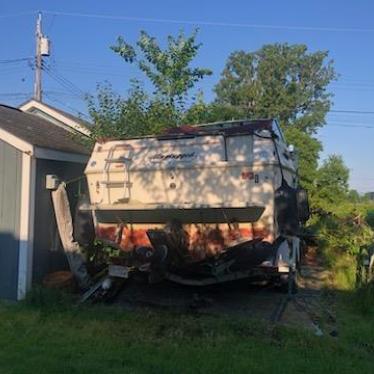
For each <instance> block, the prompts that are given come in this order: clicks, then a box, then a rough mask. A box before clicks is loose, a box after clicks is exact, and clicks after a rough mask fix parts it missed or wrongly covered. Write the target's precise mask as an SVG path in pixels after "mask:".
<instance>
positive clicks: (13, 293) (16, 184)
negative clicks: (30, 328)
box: [0, 140, 22, 300]
mask: <svg viewBox="0 0 374 374" xmlns="http://www.w3.org/2000/svg"><path fill="white" fill-rule="evenodd" d="M21 178H22V152H21V151H19V150H18V149H16V148H14V147H12V146H11V145H9V144H8V143H6V142H4V141H2V140H0V298H5V299H11V300H16V298H17V285H18V255H19V229H20V206H21V182H22V180H21Z"/></svg>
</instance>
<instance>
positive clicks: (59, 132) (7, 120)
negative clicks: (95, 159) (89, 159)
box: [0, 105, 89, 155]
mask: <svg viewBox="0 0 374 374" xmlns="http://www.w3.org/2000/svg"><path fill="white" fill-rule="evenodd" d="M0 128H1V129H3V130H5V131H7V132H9V133H10V134H12V135H14V136H16V137H17V138H19V139H21V140H23V141H25V142H27V143H29V144H32V145H34V146H37V147H41V148H47V149H52V150H56V151H61V152H68V153H77V154H82V155H87V154H89V150H88V149H87V148H86V147H85V146H83V145H82V144H80V142H79V141H78V140H76V139H74V134H73V133H72V132H71V131H68V130H66V129H64V128H62V127H59V126H56V125H54V124H53V123H51V122H50V121H47V120H45V119H43V118H41V117H40V116H37V115H34V114H31V113H26V112H23V111H21V110H19V109H17V108H13V107H10V106H7V105H0Z"/></svg>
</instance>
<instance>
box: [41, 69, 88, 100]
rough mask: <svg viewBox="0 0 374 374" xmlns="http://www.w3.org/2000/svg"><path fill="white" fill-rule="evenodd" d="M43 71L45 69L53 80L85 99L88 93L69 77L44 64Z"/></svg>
mask: <svg viewBox="0 0 374 374" xmlns="http://www.w3.org/2000/svg"><path fill="white" fill-rule="evenodd" d="M42 69H43V71H45V72H46V73H47V74H48V75H49V76H50V77H51V78H52V79H53V80H55V81H56V82H57V83H59V84H60V85H61V86H62V87H63V88H65V89H66V90H68V91H69V92H71V93H72V94H74V95H75V96H77V97H79V98H81V99H83V98H84V97H85V96H86V93H85V92H83V91H82V90H81V89H80V88H79V87H77V86H76V85H75V84H74V83H72V82H71V81H69V80H68V79H67V78H65V77H64V76H62V75H61V74H59V73H58V72H57V71H56V70H55V69H53V68H51V67H49V66H47V65H45V64H44V65H43V66H42Z"/></svg>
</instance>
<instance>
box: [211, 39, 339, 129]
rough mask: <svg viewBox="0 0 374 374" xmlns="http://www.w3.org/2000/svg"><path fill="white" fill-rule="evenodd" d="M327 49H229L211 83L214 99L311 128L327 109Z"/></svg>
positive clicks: (251, 114) (244, 112) (318, 123)
mask: <svg viewBox="0 0 374 374" xmlns="http://www.w3.org/2000/svg"><path fill="white" fill-rule="evenodd" d="M327 57H328V52H324V51H318V52H314V53H310V52H308V48H307V46H305V45H289V44H270V45H265V46H263V47H262V48H261V49H260V50H258V51H256V52H248V53H247V52H244V51H239V52H234V53H232V54H231V55H230V56H229V58H228V61H227V63H226V66H225V68H224V70H223V72H222V77H221V80H220V81H219V83H218V84H217V85H216V87H215V92H216V94H217V101H218V102H219V103H223V104H228V105H231V106H234V107H235V108H237V109H238V110H239V111H240V113H242V115H243V116H244V117H255V118H261V117H276V118H278V119H279V120H280V124H281V126H282V127H283V128H284V129H285V128H286V127H287V126H291V125H292V126H294V127H297V128H298V129H300V130H302V131H304V132H307V133H308V134H314V133H315V132H316V131H317V129H318V127H320V126H322V125H323V124H324V123H325V115H326V113H327V112H328V110H329V109H330V105H331V94H330V93H328V92H327V86H328V84H329V83H330V82H331V81H332V80H334V79H335V78H336V74H335V72H334V68H333V62H332V61H327V62H326V61H325V60H326V58H327Z"/></svg>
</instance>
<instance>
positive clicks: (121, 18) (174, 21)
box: [43, 10, 374, 33]
mask: <svg viewBox="0 0 374 374" xmlns="http://www.w3.org/2000/svg"><path fill="white" fill-rule="evenodd" d="M43 13H44V14H50V15H56V16H66V17H83V18H97V19H108V20H118V21H131V22H154V23H171V24H185V25H202V26H217V27H237V28H256V29H273V30H289V31H328V32H359V33H365V32H369V33H372V32H374V29H371V28H340V27H315V26H282V25H263V24H249V23H232V22H212V21H201V20H191V21H189V20H182V19H167V18H146V17H128V16H116V15H106V14H89V13H71V12H55V11H49V10H44V11H43Z"/></svg>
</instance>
